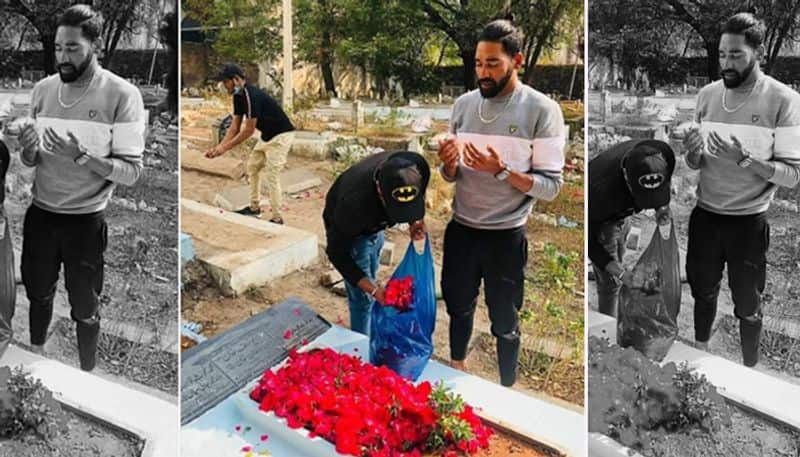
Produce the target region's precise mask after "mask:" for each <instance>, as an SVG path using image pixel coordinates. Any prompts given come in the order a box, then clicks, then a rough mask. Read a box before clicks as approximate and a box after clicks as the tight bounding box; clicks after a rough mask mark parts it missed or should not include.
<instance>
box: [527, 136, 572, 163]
mask: <svg viewBox="0 0 800 457" xmlns="http://www.w3.org/2000/svg"><path fill="white" fill-rule="evenodd" d="M565 145H566V138H565V137H563V136H554V137H549V138H534V139H533V155H532V157H531V165H532V167H533V169H534V171H537V170H538V171H561V169H562V168H564V147H565Z"/></svg>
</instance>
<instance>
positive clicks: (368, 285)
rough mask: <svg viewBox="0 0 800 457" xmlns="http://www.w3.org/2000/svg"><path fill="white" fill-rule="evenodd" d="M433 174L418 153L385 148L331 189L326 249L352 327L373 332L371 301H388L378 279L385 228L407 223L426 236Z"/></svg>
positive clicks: (326, 212) (326, 211)
mask: <svg viewBox="0 0 800 457" xmlns="http://www.w3.org/2000/svg"><path fill="white" fill-rule="evenodd" d="M430 174H431V173H430V169H429V167H428V163H427V162H426V161H425V159H424V158H423V157H422V156H421V155H419V154H416V153H413V152H407V151H401V152H381V153H378V154H374V155H371V156H369V157H367V158H365V159H363V160H362V161H360V162H358V163H357V164H355V165H353V166H352V167H350V168H348V169H347V170H345V171H344V172H343V173H342V174H341V175H339V177H338V178H336V181H334V183H333V185H332V186H331V188H330V190H329V191H328V195H327V197H326V199H325V209H324V210H323V212H322V218H323V220H324V222H325V233H326V235H327V242H328V246H327V248H326V250H325V252H326V253H327V254H328V258H329V259H330V261H331V263H333V266H334V267H335V268H336V269H337V270H338V271H339V273H341V274H342V276H343V277H344V279H345V286H346V288H347V300H348V303H349V307H350V328H351V329H352V330H353V331H356V332H359V333H363V334H365V335H368V334H369V315H370V309H371V307H372V304H373V303H374V302H375V301H377V302H378V303H380V304H384V303H385V301H384V294H385V290H384V288H383V287H382V286H381V285H380V284H379V283H378V282H377V281H376V279H375V277H376V274H377V272H378V264H379V258H380V252H381V248H382V247H383V239H384V238H383V230H384V229H385V228H387V227H390V226H392V225H394V224H399V223H408V224H409V235H410V236H411V238H412V239H420V238H423V237H424V236H425V226H424V224H423V218H424V217H425V189H426V188H427V187H428V181H429V180H430Z"/></svg>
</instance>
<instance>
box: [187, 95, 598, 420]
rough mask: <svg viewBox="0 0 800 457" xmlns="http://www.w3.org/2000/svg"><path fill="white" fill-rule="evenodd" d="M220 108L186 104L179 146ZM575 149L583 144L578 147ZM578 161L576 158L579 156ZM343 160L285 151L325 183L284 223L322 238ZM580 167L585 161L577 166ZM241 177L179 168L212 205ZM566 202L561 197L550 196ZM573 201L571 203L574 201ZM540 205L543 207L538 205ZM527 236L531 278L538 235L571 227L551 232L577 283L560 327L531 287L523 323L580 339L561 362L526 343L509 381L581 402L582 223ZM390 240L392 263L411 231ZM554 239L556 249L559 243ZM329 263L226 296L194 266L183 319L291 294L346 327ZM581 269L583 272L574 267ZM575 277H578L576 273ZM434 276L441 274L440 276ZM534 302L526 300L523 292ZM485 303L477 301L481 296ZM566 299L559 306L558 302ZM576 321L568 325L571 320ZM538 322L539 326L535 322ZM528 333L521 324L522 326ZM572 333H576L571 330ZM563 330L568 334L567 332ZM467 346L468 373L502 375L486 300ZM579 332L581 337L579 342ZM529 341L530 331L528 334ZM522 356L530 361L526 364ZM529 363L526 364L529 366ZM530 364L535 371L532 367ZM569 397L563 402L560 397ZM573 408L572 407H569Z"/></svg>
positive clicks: (293, 203)
mask: <svg viewBox="0 0 800 457" xmlns="http://www.w3.org/2000/svg"><path fill="white" fill-rule="evenodd" d="M223 112H224V108H223V107H222V105H220V106H219V108H202V109H200V110H192V109H188V110H187V109H184V111H183V116H184V117H183V122H184V123H183V124H182V125H186V126H187V127H189V128H187V129H184V128H183V127H182V131H183V132H188V134H189V135H191V136H192V137H193V138H192V139H189V141H186V140H184V142H183V143H182V144H183V145H184V146H183V147H193V148H199V149H201V150H202V149H203V148H204V147H206V145H207V142H204V141H201V140H197V139H195V138H203V137H206V138H210V135H211V130H210V127H209V121H208V119H213V118H214V117H215V116H219V115H221V114H222V113H223ZM575 149H576V150H578V149H580V150H581V151H582V143H581V145H580V148H578V147H577V146H575ZM231 153H232V154H233V156H234V157H237V158H240V159H246V154H247V151H246V150H244V149H236V150H234V151H231ZM428 157H429V161H431V162H434V160H436V159H433V156H432V155H428ZM579 161H580V159H579ZM340 167H341V166H340V165H337V164H336V163H335V162H334V161H332V160H327V161H316V160H310V159H304V158H299V157H293V156H291V155H290V157H289V160H288V163H287V169H291V168H305V169H308V170H311V171H313V172H314V174H315V175H316V176H317V177H319V178H320V179H321V180H322V183H323V184H322V186H320V187H318V188H316V189H312V190H310V191H308V192H305V193H301V194H299V195H295V196H288V197H286V198H285V199H284V208H283V214H284V219H285V220H286V223H287V225H289V226H291V227H299V228H303V229H304V230H307V231H311V232H313V233H316V234H317V236H318V237H319V240H320V241H321V242H324V240H325V236H324V235H325V232H324V227H323V223H322V218H321V213H322V209H323V207H324V196H325V192H326V191H327V189H328V188H329V187H330V185H331V183H332V182H333V180H334V178H335V173H336V171H337V169H338V168H340ZM581 167H582V165H581ZM436 179H437V177H436V176H435V175H434V176H433V177H432V180H433V181H432V183H431V186H430V187H429V191H428V207H429V210H428V213H427V216H426V224H427V228H428V231H429V234H430V238H431V242H432V248H433V252H434V256H435V258H436V262H437V265H441V252H442V241H443V235H444V229H445V227H446V224H447V222H448V221H449V218H450V214H449V211H450V208H449V203H450V199H451V195H452V189H450V188H449V186H445V185H442V184H441V183H437V182H436ZM242 184H244V181H243V180H242V181H234V180H231V179H228V178H221V177H215V176H211V175H208V174H204V173H200V172H196V171H190V170H182V171H181V197H182V198H188V199H191V200H195V201H199V202H201V203H205V204H209V205H212V206H213V200H214V195H215V193H216V192H218V191H219V190H221V189H225V188H230V187H234V186H237V185H242ZM570 186H571V187H569V190H568V191H564V190H562V195H564V199H565V200H568V204H569V206H570V208H571V212H568V213H566V216H567V217H569V218H570V219H571V220H576V221H581V222H582V221H583V194H582V188H583V181H582V180H581V179H577V178H575V177H573V178H572V182H571V184H570ZM555 205H561V206H563V205H564V203H555ZM573 207H574V208H573ZM542 211H543V210H542ZM528 227H529V240H530V245H531V255H530V258H531V262H529V271H527V274H528V276H529V277H530V278H533V275H534V269H535V267H536V266H537V260H536V259H537V258H538V257H539V252H540V251H541V250H542V249H543V241H544V240H547V239H548V236H549V235H550V234H551V233H556V232H559V231H560V232H566V231H568V232H570V233H569V234H568V235H567V236H566V237H565V236H564V235H563V233H562V234H560V235H558V236H559V237H560V238H566V239H567V241H564V242H562V241H563V240H561V239H559V238H556V237H554V240H555V241H554V242H555V243H556V244H559V243H560V244H566V245H569V246H568V248H569V249H570V250H574V251H579V254H580V260H576V261H575V270H576V271H574V272H573V271H571V272H570V273H569V274H570V276H571V279H572V283H574V284H573V285H572V286H571V287H570V289H569V290H570V292H569V293H567V294H563V295H564V296H559V297H555V298H554V299H555V300H558V306H559V307H558V315H559V320H558V322H557V324H558V325H562V326H563V328H561V329H553V328H547V329H544V327H547V326H548V325H550V322H549V321H548V322H547V323H542V322H541V321H539V320H536V319H534V317H533V316H547V312H546V311H545V310H544V309H541V312H539V310H538V309H536V307H541V308H544V300H543V299H541V297H535V298H534V296H533V295H532V294H531V293H529V294H527V295H526V307H530V308H532V309H534V310H533V311H530V312H529V314H526V315H525V316H528V317H527V320H526V318H525V316H523V327H525V326H530V327H534V326H536V327H540V326H541V327H543V329H541V331H542V332H545V331H546V332H549V333H551V334H553V335H554V336H555V337H558V338H562V339H563V340H564V341H566V343H563V344H565V345H570V347H571V345H573V344H574V345H575V346H578V343H579V346H580V351H579V352H578V353H575V351H573V355H572V356H570V357H569V358H568V359H567V360H566V361H564V360H560V359H556V358H551V357H548V356H545V357H544V358H539V357H535V356H533V355H529V356H527V357H526V356H525V353H526V351H527V350H526V349H524V350H523V356H522V357H521V369H520V371H521V373H520V377H519V382H517V384H516V385H515V386H514V388H515V389H518V390H521V391H524V392H526V393H528V394H530V395H542V394H544V395H545V396H550V397H558V398H561V399H564V400H566V401H568V402H571V403H572V404H573V405H582V403H583V364H582V362H581V361H582V348H583V342H582V337H583V305H582V298H580V297H581V296H580V294H582V292H583V284H582V275H583V271H582V267H583V264H582V250H583V241H582V235H581V234H582V228H583V224H582V223H580V224H579V226H578V227H576V228H574V229H563V228H560V227H550V224H549V223H539V222H537V221H532V222H531V224H529V226H528ZM386 239H387V241H391V242H393V243H394V244H395V253H394V264H393V267H394V266H396V264H397V263H398V262H399V261H400V260H401V259H402V257H403V255H404V253H405V248H406V246H407V245H408V235H407V233H404V232H403V231H402V230H400V229H398V228H393V229H389V230H387V231H386ZM560 244H559V248H560V249H567V248H562V247H561V246H560ZM393 267H392V268H387V267H382V270H381V272H380V273H379V276H380V277H381V278H383V279H384V280H385V279H387V278H388V277H389V275H390V274H391V271H392V269H393ZM330 269H332V266H331V265H330V263H329V262H328V261H327V258H326V256H325V253H324V250H323V248H322V247H320V251H319V261H318V262H317V263H316V264H315V265H314V266H312V267H310V268H307V269H305V270H302V271H298V272H295V273H292V274H290V275H288V276H285V277H283V278H281V279H280V280H279V281H273V282H272V283H271V284H268V285H265V286H263V287H259V288H252V289H251V290H249V291H247V292H246V293H244V294H242V295H241V296H239V297H235V298H232V297H224V296H222V295H221V294H220V292H219V291H218V289H217V288H216V287H215V286H214V285H212V284H211V282H210V281H209V280H208V278H206V277H205V276H204V274H203V272H202V269H198V268H192V269H191V271H192V273H190V274H189V279H190V283H189V284H187V285H186V286H185V287H184V289H183V292H182V295H181V309H182V318H183V319H186V320H189V321H194V322H197V323H200V324H202V325H203V328H204V330H203V335H204V336H206V337H210V336H213V335H214V334H216V333H219V332H221V331H224V330H225V329H227V328H229V327H231V326H233V325H235V324H237V323H239V322H241V321H243V320H244V319H246V318H248V317H250V316H252V315H254V314H257V313H259V312H261V311H263V310H264V309H266V308H267V307H269V306H270V305H272V304H274V303H278V302H281V301H283V300H284V299H286V298H287V297H290V296H296V297H299V298H300V299H302V300H303V301H304V302H306V303H307V304H308V305H309V306H310V307H311V308H313V309H314V310H315V311H317V312H318V313H319V314H320V315H321V316H323V317H324V318H325V319H327V320H328V321H330V322H332V323H337V324H339V325H343V326H345V327H348V326H349V312H348V309H347V300H346V298H344V297H342V296H339V295H336V294H335V293H333V292H332V291H331V290H330V289H328V288H326V287H323V286H321V285H320V284H319V278H320V277H321V275H322V274H323V273H325V272H327V271H329V270H330ZM578 269H580V273H579V274H578V273H577V270H578ZM578 278H580V280H579V279H578ZM437 281H438V278H437ZM527 297H530V299H531V300H532V301H533V300H534V299H535V300H536V302H535V303H528V298H527ZM480 303H482V300H481V301H480ZM562 306H563V308H564V309H562V308H561V307H562ZM573 322H574V323H575V325H572V326H570V323H573ZM539 324H541V325H539ZM447 327H448V318H447V314H446V311H445V308H444V302H443V301H441V300H440V301H439V302H438V310H437V323H436V331H435V333H434V345H435V353H434V357H435V358H436V359H438V360H439V361H442V362H444V361H447V360H449V345H448V340H449V338H448V334H447V333H448V332H447ZM523 331H524V332H525V330H523ZM573 332H574V333H573ZM565 335H568V336H565ZM473 336H474V337H473V340H472V343H471V345H470V349H469V351H470V352H469V355H468V359H467V363H468V370H467V371H469V372H470V373H472V374H475V375H477V376H480V377H482V378H485V379H489V380H492V381H495V382H499V374H498V372H497V366H496V355H495V352H494V339H493V337H491V335H489V318H488V313H487V311H486V307H485V305H479V307H478V312H477V313H476V317H475V332H474V334H473ZM576 339H578V340H580V341H579V342H578V341H576ZM531 340H533V338H531ZM523 362H527V365H525V364H524V363H523ZM527 367H531V368H532V369H529V368H527ZM534 370H535V371H534ZM565 404H566V403H565ZM573 407H574V406H573Z"/></svg>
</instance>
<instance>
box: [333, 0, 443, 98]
mask: <svg viewBox="0 0 800 457" xmlns="http://www.w3.org/2000/svg"><path fill="white" fill-rule="evenodd" d="M341 5H342V6H343V7H344V11H345V12H346V14H344V15H343V20H342V21H341V23H340V25H341V27H342V28H343V30H344V31H346V33H344V32H343V33H341V34H340V35H341V36H340V38H339V41H338V43H337V46H336V50H337V54H338V55H340V56H341V58H342V59H344V60H345V61H347V62H349V63H351V64H353V65H356V66H358V67H360V68H363V69H364V70H366V71H369V72H370V73H371V74H372V76H373V77H374V78H375V81H376V85H377V90H378V93H379V95H380V96H381V97H383V96H384V95H385V94H386V92H387V89H388V86H389V81H390V80H391V79H395V80H398V81H400V83H401V85H402V86H403V88H404V95H406V96H407V95H409V94H410V93H411V92H423V91H424V89H430V87H426V86H427V84H428V83H430V74H429V73H428V68H427V66H426V65H425V64H426V62H425V61H424V52H420V51H421V50H422V49H424V48H425V44H426V43H427V41H428V39H429V38H430V37H431V35H432V31H431V30H430V29H428V28H427V27H425V26H422V27H420V25H419V24H420V23H423V24H424V16H423V14H422V12H420V11H419V10H418V9H416V8H415V7H414V6H413V5H409V4H408V3H406V2H397V1H394V2H391V1H390V2H387V1H382V0H366V1H364V0H341Z"/></svg>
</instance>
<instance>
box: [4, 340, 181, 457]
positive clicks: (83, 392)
mask: <svg viewBox="0 0 800 457" xmlns="http://www.w3.org/2000/svg"><path fill="white" fill-rule="evenodd" d="M0 365H7V366H11V367H16V366H19V365H22V366H23V367H24V369H25V371H26V372H28V373H30V375H31V376H32V377H34V378H36V379H40V380H41V381H42V384H44V386H45V387H47V388H48V389H50V390H51V391H53V396H54V398H55V399H56V400H58V401H59V402H60V403H62V404H63V405H65V406H67V407H68V408H71V409H74V410H76V411H78V412H80V413H81V414H84V415H86V416H88V417H90V418H92V419H94V420H97V421H99V422H102V423H106V424H109V425H111V426H113V427H116V428H119V429H121V430H124V431H127V432H128V433H131V434H133V435H135V436H138V437H139V438H141V439H142V440H144V449H143V450H142V454H141V455H142V457H174V456H175V455H177V453H178V437H177V436H176V434H175V430H176V429H177V428H178V424H179V422H178V407H177V405H174V404H171V403H169V402H166V401H164V400H161V399H159V398H156V397H153V396H151V395H147V394H144V393H142V392H140V391H137V390H133V389H130V388H128V387H124V386H121V385H118V384H115V383H113V382H111V381H107V380H105V379H102V378H100V377H98V376H95V375H93V374H90V373H86V372H84V371H81V370H79V369H77V368H73V367H70V366H67V365H64V364H63V363H60V362H57V361H55V360H50V359H46V358H44V357H41V356H39V355H36V354H33V353H31V352H28V351H25V350H23V349H21V348H19V347H17V346H14V345H11V346H9V347H8V350H7V351H6V352H5V354H3V357H2V358H0Z"/></svg>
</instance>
